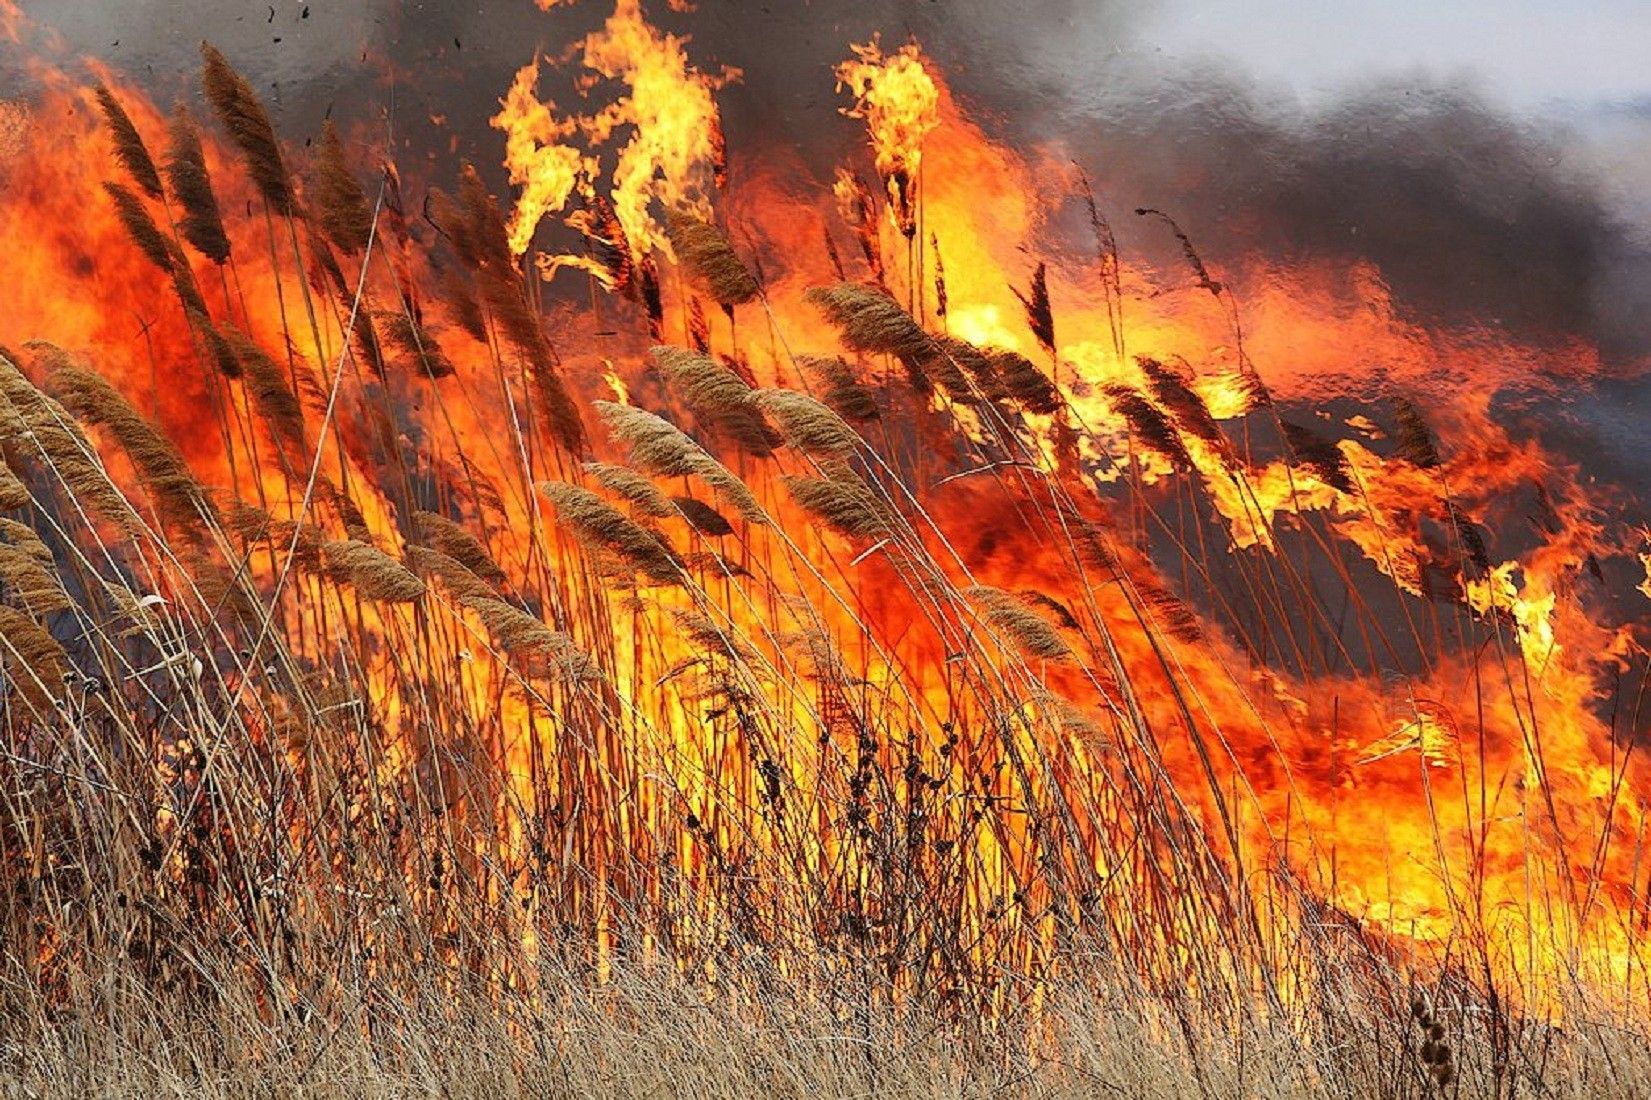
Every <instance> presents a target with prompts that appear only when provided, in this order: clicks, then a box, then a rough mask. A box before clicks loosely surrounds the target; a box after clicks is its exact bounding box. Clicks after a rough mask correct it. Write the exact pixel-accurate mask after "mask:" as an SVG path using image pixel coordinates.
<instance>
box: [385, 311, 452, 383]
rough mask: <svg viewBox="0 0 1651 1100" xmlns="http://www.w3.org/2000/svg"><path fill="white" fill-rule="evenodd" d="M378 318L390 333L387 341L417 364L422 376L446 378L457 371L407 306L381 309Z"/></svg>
mask: <svg viewBox="0 0 1651 1100" xmlns="http://www.w3.org/2000/svg"><path fill="white" fill-rule="evenodd" d="M379 322H380V323H381V324H382V325H383V326H384V331H386V332H387V333H389V336H390V342H391V343H392V344H394V345H395V346H396V347H398V348H400V349H401V351H402V353H403V354H404V355H406V356H408V357H409V358H411V359H412V360H413V362H415V363H417V364H418V369H419V373H420V374H422V375H423V376H424V377H425V378H432V379H433V378H447V377H449V376H450V375H453V374H456V373H457V372H458V368H457V367H455V366H453V361H452V360H451V359H449V358H447V353H446V352H444V351H442V350H441V345H440V344H438V343H437V342H436V338H435V337H434V336H432V335H431V334H430V332H429V330H427V329H426V328H425V327H424V326H423V325H421V324H420V323H419V322H418V321H416V320H414V319H413V316H412V314H411V313H410V312H408V311H407V310H405V309H402V310H395V311H390V312H386V313H381V314H379Z"/></svg>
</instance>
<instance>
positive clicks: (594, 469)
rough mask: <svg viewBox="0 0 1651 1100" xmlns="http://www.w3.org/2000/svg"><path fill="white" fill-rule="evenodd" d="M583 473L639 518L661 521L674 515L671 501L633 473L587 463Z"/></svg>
mask: <svg viewBox="0 0 1651 1100" xmlns="http://www.w3.org/2000/svg"><path fill="white" fill-rule="evenodd" d="M584 470H585V473H586V474H587V475H588V476H589V477H590V478H591V480H593V481H595V482H596V483H597V484H598V485H600V486H602V488H604V489H606V490H607V491H608V492H610V493H612V494H613V495H614V496H616V497H619V498H620V499H622V500H624V501H626V502H627V503H629V504H630V506H631V507H632V508H635V509H636V510H637V511H638V512H640V513H641V514H642V515H645V516H650V517H652V518H654V519H664V518H666V517H667V516H671V515H675V514H676V506H675V505H673V504H672V503H671V501H670V498H669V497H667V496H666V495H665V494H664V493H662V492H660V491H659V487H658V486H657V485H655V484H654V483H653V482H651V481H649V480H648V479H647V478H645V477H643V476H642V475H641V474H639V473H637V472H636V471H635V470H630V469H627V468H625V467H624V466H615V465H613V464H612V463H608V462H587V463H585V465H584Z"/></svg>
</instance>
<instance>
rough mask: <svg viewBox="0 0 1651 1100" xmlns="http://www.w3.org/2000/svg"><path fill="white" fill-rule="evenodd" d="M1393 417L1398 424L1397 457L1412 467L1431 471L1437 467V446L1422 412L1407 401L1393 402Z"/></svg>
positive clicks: (1403, 399)
mask: <svg viewBox="0 0 1651 1100" xmlns="http://www.w3.org/2000/svg"><path fill="white" fill-rule="evenodd" d="M1394 406H1395V407H1394V416H1395V417H1396V418H1397V419H1398V422H1399V438H1398V455H1399V457H1400V458H1402V459H1404V460H1405V461H1406V462H1408V463H1410V464H1411V465H1412V466H1419V467H1421V468H1422V469H1424V470H1431V469H1434V468H1436V467H1437V466H1438V465H1439V446H1438V444H1437V443H1436V442H1434V439H1433V430H1432V429H1431V428H1429V427H1428V426H1427V419H1426V418H1425V417H1424V416H1422V411H1421V410H1420V409H1418V408H1417V407H1416V406H1415V405H1413V404H1411V403H1410V401H1408V400H1407V399H1405V398H1403V397H1400V398H1397V399H1395V400H1394Z"/></svg>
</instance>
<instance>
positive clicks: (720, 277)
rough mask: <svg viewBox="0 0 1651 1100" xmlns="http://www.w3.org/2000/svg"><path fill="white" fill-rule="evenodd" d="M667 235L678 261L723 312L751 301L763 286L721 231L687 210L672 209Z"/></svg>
mask: <svg viewBox="0 0 1651 1100" xmlns="http://www.w3.org/2000/svg"><path fill="white" fill-rule="evenodd" d="M665 231H666V235H667V236H668V237H669V238H670V241H671V249H672V251H674V252H675V253H676V256H677V259H678V260H680V261H681V262H682V265H683V266H684V267H685V268H687V269H688V272H689V274H690V275H692V276H693V278H694V279H695V281H697V282H698V283H699V284H700V285H701V286H702V287H704V289H705V291H706V293H708V294H710V295H711V297H712V298H714V299H715V300H716V302H717V304H718V305H720V306H722V307H723V308H724V309H730V310H731V309H733V307H735V306H738V305H744V304H745V303H746V302H749V301H751V300H752V299H753V298H755V297H756V296H757V295H758V294H759V293H760V292H761V287H759V286H758V285H757V280H756V279H755V278H754V277H753V276H752V275H751V272H750V270H748V269H747V268H746V266H745V264H744V263H743V262H742V261H741V260H740V258H739V256H738V255H736V254H735V252H734V249H733V246H732V245H730V244H729V243H728V238H727V237H725V236H723V234H722V230H720V229H718V228H717V227H716V226H714V225H712V224H711V223H709V222H707V221H704V220H702V219H700V218H698V217H696V216H695V215H694V214H692V213H690V212H688V211H686V210H673V211H672V212H671V214H670V217H669V218H668V219H667V221H666V230H665Z"/></svg>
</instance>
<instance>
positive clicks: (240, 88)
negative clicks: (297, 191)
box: [201, 42, 293, 215]
mask: <svg viewBox="0 0 1651 1100" xmlns="http://www.w3.org/2000/svg"><path fill="white" fill-rule="evenodd" d="M201 59H202V60H203V61H204V62H205V68H204V70H203V73H202V80H201V83H202V87H203V88H204V89H205V91H206V99H207V102H208V103H210V104H211V105H212V109H213V111H214V112H216V113H217V115H218V121H219V122H220V123H222V124H223V127H224V129H225V130H227V131H228V132H229V137H230V140H231V141H233V142H234V143H235V145H236V146H237V147H238V148H239V149H240V150H241V156H242V158H243V159H244V160H245V161H246V166H247V172H248V174H249V175H251V177H252V182H253V183H254V184H255V185H256V186H257V188H258V191H259V193H261V194H262V195H263V196H264V200H265V201H266V202H268V203H269V205H270V207H271V208H272V209H273V210H274V211H275V213H277V214H281V215H287V214H291V213H292V212H293V193H292V180H291V178H290V177H289V176H288V175H287V165H286V161H285V160H284V159H283V158H282V156H281V144H280V142H279V141H277V140H276V137H275V127H273V126H272V125H270V121H269V112H268V111H266V110H265V109H264V104H263V102H262V101H261V100H260V99H259V98H258V95H257V93H256V92H254V91H253V90H252V85H251V84H248V83H247V80H246V77H244V76H242V75H241V74H240V73H238V72H236V71H235V69H234V68H233V67H232V66H231V65H230V64H229V61H228V60H227V59H225V57H224V55H223V54H222V53H220V52H218V49H217V47H215V46H213V45H212V44H211V43H209V42H202V43H201Z"/></svg>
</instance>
